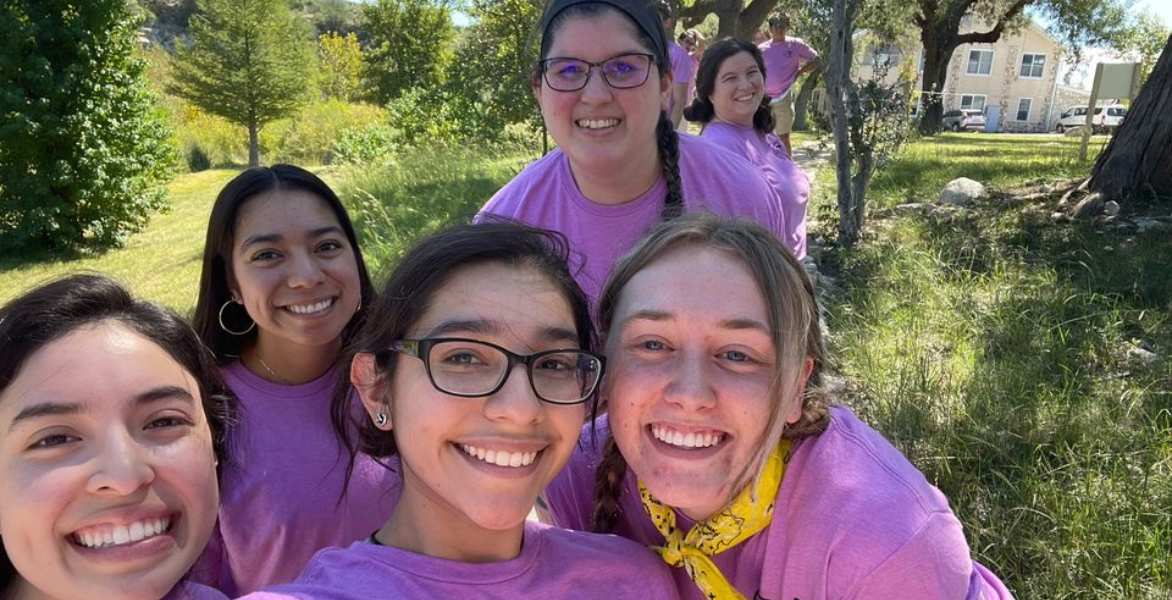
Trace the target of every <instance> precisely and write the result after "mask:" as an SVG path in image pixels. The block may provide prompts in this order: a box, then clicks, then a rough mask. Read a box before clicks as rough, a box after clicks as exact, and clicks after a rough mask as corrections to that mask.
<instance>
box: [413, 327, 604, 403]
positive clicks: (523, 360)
mask: <svg viewBox="0 0 1172 600" xmlns="http://www.w3.org/2000/svg"><path fill="white" fill-rule="evenodd" d="M391 350H393V351H395V352H399V353H401V354H408V355H411V356H414V357H415V358H418V359H419V360H422V361H423V368H424V370H426V371H427V377H428V379H430V380H431V385H432V386H433V387H435V389H437V390H439V391H441V392H443V393H445V394H451V395H453V396H460V397H462V398H480V397H483V396H491V395H493V394H495V393H497V392H498V391H500V389H501V388H502V387H504V385H505V382H506V381H508V379H509V374H510V373H512V372H513V367H514V366H516V365H517V364H522V365H525V371H526V374H528V375H529V386H530V387H531V388H532V389H533V393H534V394H535V395H536V396H537V397H538V398H539V399H541V400H542V401H545V402H549V403H551V404H579V403H582V402H585V401H586V400H587V399H588V398H589V397H590V396H591V394H593V393H594V390H595V389H596V388H597V387H598V382H599V381H600V380H601V379H602V373H603V370H604V369H605V366H606V359H605V358H604V357H602V356H600V355H598V354H594V353H593V352H587V351H585V350H576V349H572V348H570V349H556V350H543V351H541V352H534V353H533V354H517V353H515V352H512V351H510V350H508V349H505V348H502V347H500V346H497V345H496V344H490V343H488V342H482V341H480V340H473V339H468V338H454V337H452V338H427V339H418V340H413V339H403V340H399V341H398V342H395V343H394V344H393V345H392V346H391Z"/></svg>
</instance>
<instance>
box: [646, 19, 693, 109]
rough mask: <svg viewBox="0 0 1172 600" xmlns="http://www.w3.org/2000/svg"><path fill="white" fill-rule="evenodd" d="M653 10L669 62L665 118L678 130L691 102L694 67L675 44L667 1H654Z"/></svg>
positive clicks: (688, 57) (672, 20)
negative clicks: (663, 37) (686, 108)
mask: <svg viewBox="0 0 1172 600" xmlns="http://www.w3.org/2000/svg"><path fill="white" fill-rule="evenodd" d="M655 10H656V11H658V12H659V18H660V20H662V21H663V31H664V35H665V37H666V39H667V56H668V60H669V61H671V81H672V85H671V93H670V95H669V96H668V98H667V116H668V118H669V119H671V125H672V127H675V128H676V129H679V128H680V125H681V124H682V125H683V126H684V127H687V123H684V107H685V106H687V105H688V102H689V101H691V97H690V96H689V95H688V92H689V88H690V87H691V86H692V79H693V78H694V77H695V75H696V66H695V64H693V63H692V57H691V56H689V55H688V51H687V50H685V49H684V47H683V46H681V45H679V44H678V43H676V42H675V30H676V15H675V9H673V8H672V6H671V2H669V1H668V0H655Z"/></svg>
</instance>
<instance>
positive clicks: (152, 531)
mask: <svg viewBox="0 0 1172 600" xmlns="http://www.w3.org/2000/svg"><path fill="white" fill-rule="evenodd" d="M170 527H171V519H169V518H167V519H152V520H149V521H137V522H134V523H131V524H130V525H114V526H112V527H111V528H110V529H107V530H105V531H83V532H79V533H76V534H74V536H73V537H74V540H75V541H77V543H79V544H81V545H82V546H85V547H86V548H106V547H109V546H123V545H126V544H132V543H134V542H140V541H142V540H145V539H147V538H151V537H155V536H156V535H159V534H161V533H163V532H164V531H167V529H168V528H170Z"/></svg>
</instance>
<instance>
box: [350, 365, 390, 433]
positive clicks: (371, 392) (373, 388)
mask: <svg viewBox="0 0 1172 600" xmlns="http://www.w3.org/2000/svg"><path fill="white" fill-rule="evenodd" d="M350 384H351V385H353V386H354V390H355V391H356V392H358V398H359V399H361V400H362V406H363V408H364V409H365V410H366V414H368V415H370V420H371V422H373V423H374V424H375V426H377V427H378V428H379V429H385V430H389V429H391V416H390V413H391V411H390V407H389V406H388V402H387V398H386V394H385V388H386V385H385V382H384V381H382V378H381V377H379V374H378V364H377V358H376V357H375V355H374V354H371V353H369V352H360V353H358V354H356V355H354V360H353V361H351V362H350Z"/></svg>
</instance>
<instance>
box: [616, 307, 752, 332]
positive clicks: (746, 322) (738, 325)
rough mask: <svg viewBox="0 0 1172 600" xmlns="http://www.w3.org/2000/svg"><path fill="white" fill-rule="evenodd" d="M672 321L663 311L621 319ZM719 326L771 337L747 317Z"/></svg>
mask: <svg viewBox="0 0 1172 600" xmlns="http://www.w3.org/2000/svg"><path fill="white" fill-rule="evenodd" d="M674 320H675V317H674V316H672V315H671V314H670V313H667V312H664V311H659V310H641V311H638V312H635V313H633V314H632V315H631V316H629V317H627V318H625V319H623V324H626V323H629V322H631V321H655V322H663V321H674ZM719 325H720V327H721V328H722V329H749V330H756V331H760V332H761V333H764V334H765V335H772V330H771V329H770V328H769V327H768V326H767V325H765V324H764V323H762V322H761V321H758V320H757V319H751V318H748V317H743V318H736V319H727V320H724V321H721V322H720V324H719Z"/></svg>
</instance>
